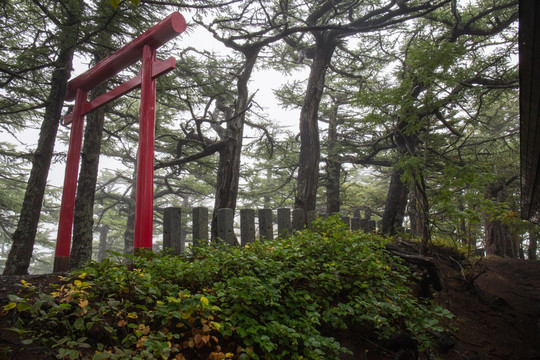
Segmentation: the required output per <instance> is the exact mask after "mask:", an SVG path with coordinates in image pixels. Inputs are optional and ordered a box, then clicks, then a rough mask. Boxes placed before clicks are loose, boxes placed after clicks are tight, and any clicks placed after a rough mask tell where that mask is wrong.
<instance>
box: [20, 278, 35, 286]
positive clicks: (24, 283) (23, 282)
mask: <svg viewBox="0 0 540 360" xmlns="http://www.w3.org/2000/svg"><path fill="white" fill-rule="evenodd" d="M21 283H22V284H23V285H24V287H29V286H32V284H31V283H29V282H28V281H26V280H24V279H23V280H21Z"/></svg>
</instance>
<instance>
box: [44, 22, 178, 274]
mask: <svg viewBox="0 0 540 360" xmlns="http://www.w3.org/2000/svg"><path fill="white" fill-rule="evenodd" d="M185 29H186V21H185V19H184V17H183V16H182V14H180V13H179V12H174V13H172V14H171V15H169V16H167V17H166V18H165V19H163V20H162V21H160V22H159V23H158V24H156V25H154V26H153V27H151V28H150V29H148V30H147V31H145V32H144V33H143V34H142V35H140V36H139V37H137V38H136V39H135V40H133V41H132V42H130V43H129V44H127V45H126V46H124V47H123V48H121V49H120V50H118V51H116V52H115V53H114V54H112V55H111V56H109V57H108V58H106V59H104V60H102V61H100V62H99V63H97V64H96V65H95V66H94V67H93V68H91V69H89V70H88V71H86V72H84V73H83V74H81V75H79V76H77V77H76V78H74V79H72V80H70V81H69V82H68V84H67V92H66V97H65V98H66V100H68V101H70V100H75V106H74V108H73V112H72V113H70V114H68V115H66V116H65V117H64V121H63V123H64V125H68V124H70V123H71V124H72V125H71V135H70V139H69V149H68V156H67V161H66V173H65V177H64V189H63V193H62V204H61V207H60V221H59V223H58V236H57V240H56V251H55V257H54V270H53V271H54V272H62V271H67V270H68V268H69V256H70V251H71V234H72V227H73V215H74V211H75V194H76V190H77V178H78V175H79V161H80V157H81V144H82V138H83V127H84V116H85V115H86V114H87V113H89V112H90V111H92V110H95V109H97V108H98V107H100V106H103V105H105V104H107V103H109V102H111V101H113V100H114V99H117V98H118V97H120V96H122V95H123V94H126V93H128V92H130V91H131V90H133V89H135V88H137V87H139V86H140V87H141V105H140V114H139V148H138V153H137V190H136V195H137V197H136V202H135V237H134V248H135V251H136V252H137V251H138V250H141V249H150V250H151V249H152V228H153V208H154V131H155V129H154V125H155V109H156V80H155V79H156V78H157V77H159V76H160V75H163V74H165V73H167V72H169V71H171V70H173V69H174V68H175V67H176V60H175V58H174V57H170V58H168V59H167V60H164V61H158V60H156V50H157V48H159V47H160V46H162V45H163V44H165V43H166V42H167V41H169V40H171V39H172V38H174V37H176V36H177V35H179V34H181V33H182V32H184V30H185ZM141 59H142V65H141V69H140V71H139V74H138V75H137V76H135V77H134V78H132V79H130V80H128V81H126V82H125V83H123V84H121V85H120V86H118V87H116V88H114V89H112V90H110V91H109V92H107V93H106V94H103V95H101V96H99V97H98V98H96V99H94V100H92V101H88V92H89V91H91V90H92V89H94V88H95V87H96V86H98V85H99V84H101V83H103V82H105V81H107V80H108V79H110V78H111V77H113V76H114V75H116V74H118V73H119V72H120V71H122V70H123V69H125V68H126V67H128V66H130V65H132V64H134V63H135V62H137V61H138V60H141Z"/></svg>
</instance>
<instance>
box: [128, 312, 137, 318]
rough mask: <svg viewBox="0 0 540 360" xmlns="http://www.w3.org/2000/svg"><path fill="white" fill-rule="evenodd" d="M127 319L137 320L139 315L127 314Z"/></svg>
mask: <svg viewBox="0 0 540 360" xmlns="http://www.w3.org/2000/svg"><path fill="white" fill-rule="evenodd" d="M127 317H128V318H130V319H137V318H139V315H137V313H134V312H131V313H128V314H127Z"/></svg>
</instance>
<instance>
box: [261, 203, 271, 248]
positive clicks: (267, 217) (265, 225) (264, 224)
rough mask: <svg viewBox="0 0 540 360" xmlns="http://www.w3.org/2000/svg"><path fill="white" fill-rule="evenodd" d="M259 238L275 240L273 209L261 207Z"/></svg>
mask: <svg viewBox="0 0 540 360" xmlns="http://www.w3.org/2000/svg"><path fill="white" fill-rule="evenodd" d="M259 239H260V240H261V241H263V240H273V239H274V229H273V224H272V209H259Z"/></svg>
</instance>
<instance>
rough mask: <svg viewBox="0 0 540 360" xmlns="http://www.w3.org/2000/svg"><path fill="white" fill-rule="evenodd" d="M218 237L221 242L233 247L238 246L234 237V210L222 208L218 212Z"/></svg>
mask: <svg viewBox="0 0 540 360" xmlns="http://www.w3.org/2000/svg"><path fill="white" fill-rule="evenodd" d="M216 218H217V237H218V240H219V241H224V242H226V243H229V244H231V245H237V243H236V239H235V237H234V227H233V223H234V210H233V209H229V208H221V209H217V210H216Z"/></svg>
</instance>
